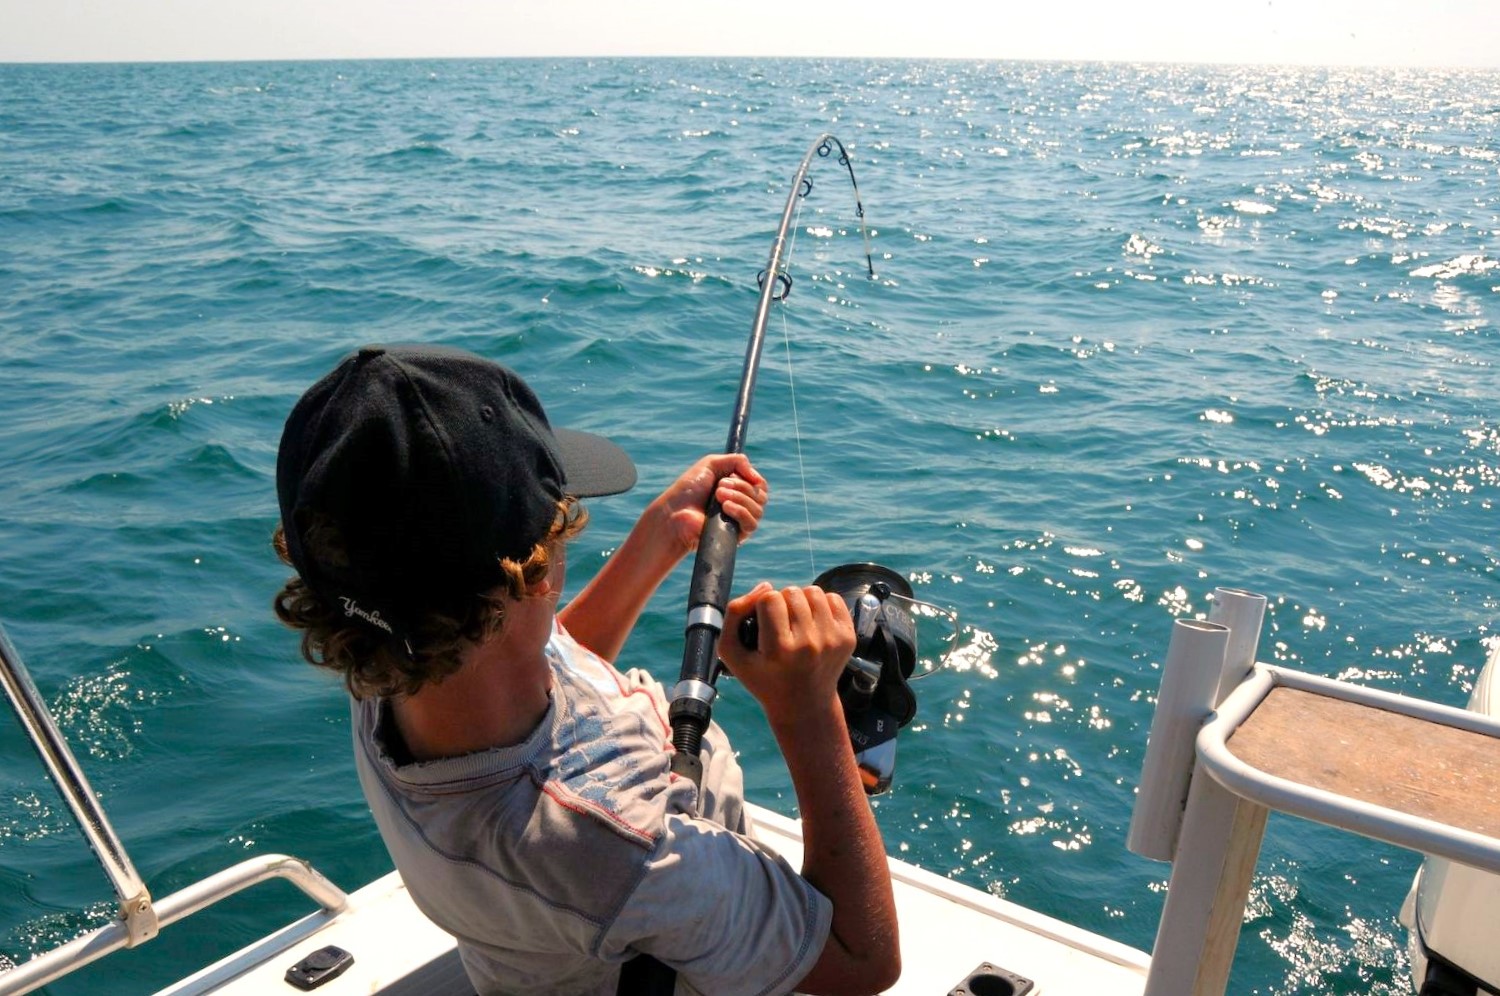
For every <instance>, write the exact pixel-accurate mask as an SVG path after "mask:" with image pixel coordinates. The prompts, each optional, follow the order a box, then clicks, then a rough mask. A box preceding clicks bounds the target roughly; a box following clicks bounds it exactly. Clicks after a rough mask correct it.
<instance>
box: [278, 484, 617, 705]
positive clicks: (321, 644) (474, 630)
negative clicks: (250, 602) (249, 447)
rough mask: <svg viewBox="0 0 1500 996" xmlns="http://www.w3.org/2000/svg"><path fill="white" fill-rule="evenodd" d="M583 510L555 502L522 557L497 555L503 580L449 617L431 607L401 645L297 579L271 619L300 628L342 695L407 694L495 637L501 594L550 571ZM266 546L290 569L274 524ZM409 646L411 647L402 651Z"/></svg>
mask: <svg viewBox="0 0 1500 996" xmlns="http://www.w3.org/2000/svg"><path fill="white" fill-rule="evenodd" d="M587 523H588V512H587V511H586V510H585V509H584V508H583V506H582V505H580V504H578V501H577V500H576V499H574V498H572V497H568V498H564V499H563V500H562V501H559V502H558V503H557V518H556V519H555V520H554V521H553V523H552V528H551V529H550V530H549V531H548V532H547V535H546V536H544V537H543V538H542V539H541V540H540V541H538V542H537V543H536V545H535V546H533V547H532V548H531V553H530V555H529V556H528V557H527V558H526V559H525V560H524V561H516V560H512V559H510V558H509V557H502V558H501V559H500V568H501V572H502V577H501V581H500V583H499V584H498V585H497V586H496V587H495V588H494V589H493V590H492V591H490V592H487V593H485V594H481V595H476V596H474V598H473V599H472V600H470V602H469V604H468V605H467V606H466V607H464V609H463V610H462V611H460V612H458V613H456V614H452V615H450V614H447V613H440V612H430V613H428V614H427V615H425V616H423V617H422V618H420V619H418V620H417V621H416V622H414V623H413V624H412V625H411V626H410V628H409V632H408V633H407V634H406V635H405V637H406V638H405V642H402V641H399V640H392V639H391V638H390V637H389V636H388V635H387V634H384V633H380V632H377V631H375V630H373V629H371V628H370V627H368V626H365V625H363V624H362V623H357V622H356V623H351V622H350V621H349V618H348V616H347V615H346V613H345V612H344V611H343V610H342V609H341V608H338V607H336V606H334V605H331V604H329V603H328V601H327V600H325V599H323V598H321V597H320V596H319V595H318V594H317V593H316V592H314V591H313V590H312V588H311V587H310V586H309V585H308V584H307V582H306V581H304V580H303V579H302V578H301V577H300V576H294V577H292V578H290V579H289V580H288V581H287V583H286V584H285V585H283V586H282V589H281V591H279V592H277V593H276V598H275V599H274V601H273V602H272V607H273V608H274V609H275V611H276V618H278V619H280V620H281V621H282V622H283V623H285V624H286V625H287V626H290V627H291V628H292V629H295V630H299V631H300V632H301V633H302V656H303V657H304V658H306V660H307V661H308V663H310V664H312V665H314V666H316V667H320V668H326V669H328V670H330V671H333V672H334V673H335V674H338V675H339V676H341V677H342V678H343V679H344V685H345V687H347V688H348V689H349V694H351V695H353V696H354V697H355V698H357V699H362V698H365V697H367V696H371V695H376V696H393V695H412V694H414V693H416V692H417V691H419V690H420V689H422V688H423V687H424V686H426V685H429V684H436V683H437V682H440V681H442V680H443V679H444V678H446V677H448V676H449V675H450V674H452V673H453V672H455V671H457V670H458V668H459V665H460V664H461V662H462V661H461V658H462V654H463V652H464V650H466V649H467V648H468V647H470V646H472V645H474V644H477V643H482V642H484V641H485V640H487V639H490V638H491V637H493V636H495V635H496V634H498V633H499V632H500V630H501V628H502V627H503V626H504V625H505V601H504V600H505V599H506V598H511V599H520V598H524V597H526V593H527V592H528V591H530V590H532V589H533V588H535V587H536V585H537V584H539V583H540V582H541V581H542V580H543V579H544V578H545V577H546V576H547V573H548V572H549V571H550V570H551V569H552V560H553V556H554V554H555V552H557V551H559V550H560V548H561V544H562V543H565V542H567V541H568V540H570V539H572V538H573V537H575V536H577V535H578V534H579V533H580V532H582V531H583V527H584V526H585V525H586V524H587ZM271 545H272V547H273V548H274V549H275V550H276V556H278V557H279V558H281V561H282V563H284V564H286V565H287V566H289V567H290V566H293V565H292V561H291V556H290V554H289V553H288V552H287V545H286V530H285V529H284V527H283V526H282V525H281V524H280V523H278V524H277V526H276V531H275V532H274V533H273V534H272V537H271ZM408 649H409V651H410V652H408Z"/></svg>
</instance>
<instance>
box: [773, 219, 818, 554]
mask: <svg viewBox="0 0 1500 996" xmlns="http://www.w3.org/2000/svg"><path fill="white" fill-rule="evenodd" d="M805 202H806V198H805V197H803V198H799V199H798V201H797V213H796V217H795V218H794V219H793V221H792V242H791V245H790V246H789V247H788V249H787V258H788V259H790V258H791V256H792V253H793V252H795V251H796V250H797V235H798V233H799V232H800V231H801V228H802V205H803V204H804V203H805ZM781 341H782V343H783V345H784V347H785V349H786V382H787V388H788V390H789V391H790V393H791V400H792V440H793V442H795V443H796V449H797V477H798V480H799V484H800V486H801V488H802V520H803V522H804V523H805V524H806V528H807V566H808V568H809V569H810V573H809V575H808V576H809V577H816V576H817V573H818V564H817V559H816V558H815V557H814V555H813V538H812V505H811V503H810V502H809V500H808V491H807V465H806V463H804V462H803V459H802V420H801V419H800V418H799V417H798V415H797V378H796V377H795V375H793V373H792V336H791V333H790V332H789V331H788V330H787V323H786V308H785V306H783V307H782V309H781Z"/></svg>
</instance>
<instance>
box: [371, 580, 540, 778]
mask: <svg viewBox="0 0 1500 996" xmlns="http://www.w3.org/2000/svg"><path fill="white" fill-rule="evenodd" d="M544 616H545V618H544ZM551 632H552V603H551V602H550V601H549V600H547V599H543V598H528V599H521V600H519V601H513V602H510V603H509V604H508V605H507V606H506V617H505V624H504V626H503V627H502V629H501V631H500V634H499V635H498V636H496V637H494V638H493V639H491V640H489V641H487V642H485V643H481V644H477V645H475V646H472V647H470V648H469V649H468V650H466V651H465V652H464V654H463V663H462V665H461V666H460V667H459V669H458V670H457V671H455V672H454V673H453V674H451V675H449V676H448V677H446V678H444V679H443V680H442V681H440V682H437V683H435V684H431V685H427V686H426V687H424V688H422V690H421V691H419V692H417V693H416V694H414V695H408V696H402V697H399V698H394V699H392V700H391V714H392V716H393V717H394V719H395V721H396V727H397V729H398V730H399V731H400V733H401V737H402V739H403V740H405V741H406V746H407V749H408V750H410V751H411V755H412V759H413V760H416V761H432V760H436V759H438V758H443V757H458V756H461V755H464V754H472V753H474V752H475V751H480V750H487V749H490V748H495V747H510V746H513V745H515V744H518V743H521V742H522V741H524V740H525V739H526V738H527V737H529V736H530V735H531V733H532V731H533V730H535V729H536V727H537V724H538V723H540V722H541V721H542V718H543V717H544V716H545V715H546V714H547V707H548V705H549V703H550V690H551V687H552V669H551V667H550V666H549V665H548V663H547V654H546V646H547V639H548V637H549V636H550V635H551Z"/></svg>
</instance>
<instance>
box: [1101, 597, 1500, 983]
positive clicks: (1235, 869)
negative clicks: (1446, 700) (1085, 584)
mask: <svg viewBox="0 0 1500 996" xmlns="http://www.w3.org/2000/svg"><path fill="white" fill-rule="evenodd" d="M1264 611H1265V599H1264V598H1263V597H1262V596H1259V595H1255V594H1253V593H1250V592H1245V591H1239V590H1236V589H1226V588H1221V589H1219V590H1218V591H1216V592H1215V608H1214V611H1213V612H1212V613H1211V614H1210V616H1209V618H1208V619H1207V620H1197V619H1180V620H1178V621H1177V623H1176V624H1175V626H1174V630H1173V634H1172V640H1171V643H1170V645H1169V647H1168V651H1167V659H1166V661H1165V663H1164V664H1163V667H1162V679H1161V689H1160V692H1159V694H1158V698H1157V708H1156V715H1155V717H1154V718H1153V720H1152V725H1151V738H1150V741H1149V742H1148V745H1147V749H1146V756H1145V759H1144V761H1143V762H1142V772H1141V783H1140V788H1139V792H1138V794H1137V797H1136V805H1135V811H1134V813H1133V815H1132V818H1131V826H1130V837H1129V842H1128V843H1129V847H1130V849H1131V850H1132V851H1134V852H1136V853H1137V854H1141V855H1143V856H1145V857H1150V858H1155V859H1158V860H1163V861H1170V862H1172V872H1171V877H1170V880H1169V883H1168V886H1167V896H1166V901H1165V904H1164V905H1163V908H1162V916H1161V921H1160V923H1159V925H1158V928H1157V935H1156V944H1155V946H1154V948H1153V950H1152V954H1151V969H1150V974H1149V976H1148V977H1147V982H1146V996H1185V994H1192V996H1217V994H1222V993H1223V992H1225V990H1226V989H1227V987H1228V983H1229V971H1230V967H1231V963H1232V962H1233V958H1234V951H1235V947H1236V945H1237V944H1238V940H1239V933H1240V927H1241V924H1242V922H1243V920H1244V912H1245V904H1246V899H1247V897H1248V895H1249V890H1250V886H1251V883H1252V879H1253V876H1254V872H1255V863H1256V859H1257V857H1258V855H1259V852H1260V845H1261V842H1262V839H1263V837H1264V833H1265V827H1266V821H1267V817H1268V815H1269V813H1270V812H1271V811H1272V810H1276V811H1278V812H1284V813H1289V814H1291V815H1294V816H1299V817H1302V818H1304V819H1309V820H1313V821H1316V822H1319V823H1323V824H1326V825H1328V826H1332V827H1337V828H1340V829H1343V830H1347V831H1350V832H1353V833H1357V834H1361V835H1363V836H1366V837H1370V838H1373V839H1377V840H1383V841H1386V842H1387V843H1391V844H1395V845H1398V846H1401V847H1407V848H1411V849H1412V850H1415V851H1418V852H1421V853H1423V854H1435V855H1440V856H1442V857H1445V858H1448V859H1450V860H1453V861H1457V862H1459V863H1461V864H1464V865H1469V866H1472V867H1474V868H1478V869H1481V870H1485V871H1492V872H1500V793H1497V792H1496V788H1497V787H1500V722H1497V721H1496V720H1494V719H1491V718H1488V717H1486V716H1483V715H1480V714H1478V713H1474V712H1469V711H1466V710H1463V709H1457V708H1453V707H1450V706H1443V705H1438V704H1436V703H1432V702H1426V701H1423V700H1421V699H1415V698H1410V697H1408V696H1404V695H1396V694H1393V693H1390V692H1384V691H1381V690H1378V689H1372V688H1366V687H1363V686H1360V685H1354V684H1350V683H1348V682H1341V681H1333V680H1330V679H1327V678H1321V677H1318V676H1315V675H1310V674H1304V673H1302V672H1299V671H1295V670H1292V669H1289V668H1284V667H1278V666H1273V665H1268V664H1263V663H1256V662H1255V658H1254V654H1255V647H1256V643H1257V641H1258V640H1259V635H1260V627H1261V621H1262V617H1263V615H1264Z"/></svg>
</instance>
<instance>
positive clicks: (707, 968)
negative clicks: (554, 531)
mask: <svg viewBox="0 0 1500 996" xmlns="http://www.w3.org/2000/svg"><path fill="white" fill-rule="evenodd" d="M547 657H548V660H549V662H550V663H551V665H552V689H551V704H550V706H549V708H548V710H547V714H546V716H545V717H544V718H543V719H542V721H541V723H540V724H538V726H537V728H536V730H535V731H533V733H532V734H531V736H530V737H528V738H527V739H526V740H525V742H523V743H520V744H516V745H515V746H512V747H504V748H498V749H492V750H485V751H479V752H477V753H474V754H468V755H465V756H463V757H454V758H444V759H442V760H437V761H428V762H417V763H410V764H401V763H398V762H397V761H396V760H395V759H394V758H393V755H394V757H396V758H399V757H402V756H403V755H404V753H405V752H404V750H403V749H402V748H401V747H400V746H399V737H394V736H393V732H394V725H393V724H392V723H391V722H390V720H389V715H388V709H387V708H386V706H385V705H384V702H383V700H380V699H365V700H363V701H355V702H353V720H354V722H353V726H354V747H355V750H354V754H355V762H356V767H357V768H358V771H359V778H360V784H361V785H362V786H363V787H364V792H365V798H366V799H367V800H368V801H369V803H370V809H371V811H372V812H373V813H374V815H375V821H376V823H377V824H378V825H379V827H380V834H381V836H382V838H384V840H385V844H386V847H387V848H388V849H389V850H390V852H391V857H392V859H393V860H394V861H395V863H396V867H397V869H398V870H399V871H400V872H401V877H402V879H403V880H404V881H405V883H406V887H407V889H408V890H409V892H410V893H411V896H412V898H413V899H414V900H415V901H416V904H417V906H418V907H419V908H420V909H421V910H422V912H423V913H425V914H426V915H427V916H428V917H429V918H430V919H431V920H432V921H433V922H435V923H436V924H438V926H440V927H442V928H443V929H445V930H447V931H448V932H449V933H451V934H453V935H454V936H455V937H456V938H457V939H458V948H459V953H460V955H461V956H462V958H463V962H464V967H465V968H466V969H467V970H468V973H469V978H470V980H471V981H472V982H473V983H474V986H475V988H476V989H477V990H478V991H479V993H480V994H481V996H489V994H491V993H504V994H515V996H520V994H531V993H536V994H541V993H546V994H549V996H562V994H573V993H578V994H590V996H592V994H612V993H614V992H615V987H616V985H617V984H618V978H619V968H620V965H621V964H622V963H623V962H625V961H626V960H628V959H629V958H631V957H633V956H634V955H636V954H637V953H640V952H645V953H649V954H651V955H653V956H655V957H656V958H658V959H659V960H661V961H662V962H664V963H666V964H667V965H668V966H670V967H672V968H674V969H676V970H677V972H678V992H679V993H684V992H698V993H709V994H713V996H733V994H740V993H744V994H747V996H750V994H754V996H760V994H771V993H785V992H789V991H790V990H791V989H792V987H793V986H795V985H796V984H797V982H798V981H799V980H801V978H802V977H803V976H804V975H806V974H807V973H808V972H809V971H810V970H811V969H812V967H813V964H814V963H815V962H816V961H817V959H818V955H819V954H820V953H821V951H822V948H823V943H824V941H825V940H826V938H827V936H828V929H829V921H830V918H831V916H832V907H831V905H830V904H829V901H828V900H827V899H826V898H825V897H824V896H823V895H822V894H820V893H819V892H818V891H817V890H816V889H814V888H813V887H812V886H811V885H810V884H808V882H807V881H806V880H805V879H803V878H802V876H800V875H798V874H797V872H796V871H794V870H793V869H792V868H791V866H789V865H788V864H787V863H786V861H785V860H784V859H782V858H781V857H780V856H778V855H776V854H774V853H773V852H771V851H770V850H768V849H767V848H765V847H764V846H762V845H761V844H759V843H757V842H756V841H754V840H752V839H751V838H750V837H749V836H747V833H748V825H747V820H746V816H745V813H744V809H743V781H742V776H741V773H740V769H739V765H738V763H737V762H736V761H735V759H734V755H733V753H732V752H731V751H730V749H729V745H728V743H727V741H726V740H725V739H724V736H723V734H722V732H721V731H719V729H718V728H717V727H711V728H710V730H709V731H708V735H707V736H705V738H704V749H703V755H704V769H705V770H704V779H703V782H704V787H703V794H704V806H703V812H704V816H703V817H699V816H697V815H695V814H696V813H697V809H698V807H697V805H696V802H697V792H696V791H695V790H694V788H693V785H692V782H691V781H689V780H687V779H684V778H680V777H678V776H676V775H673V774H672V773H671V770H670V759H671V751H672V747H671V739H670V738H671V729H670V726H669V725H668V723H667V719H666V715H667V704H666V698H665V696H664V694H663V692H662V689H661V686H660V685H659V684H657V682H656V681H654V680H653V679H652V678H651V677H650V676H649V675H647V674H645V673H644V672H641V671H630V672H626V673H623V674H622V673H620V672H619V671H617V670H615V668H614V667H613V666H612V665H610V664H609V663H608V662H606V661H604V660H602V659H601V658H599V657H598V656H596V655H595V654H593V653H591V652H590V651H589V650H587V649H586V648H585V647H583V646H582V645H580V644H579V643H578V642H577V641H575V640H574V639H573V638H572V637H571V636H569V635H568V634H567V632H566V631H565V630H563V629H562V628H561V627H560V626H556V627H554V630H553V633H552V638H551V640H550V641H549V642H548V644H547Z"/></svg>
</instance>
